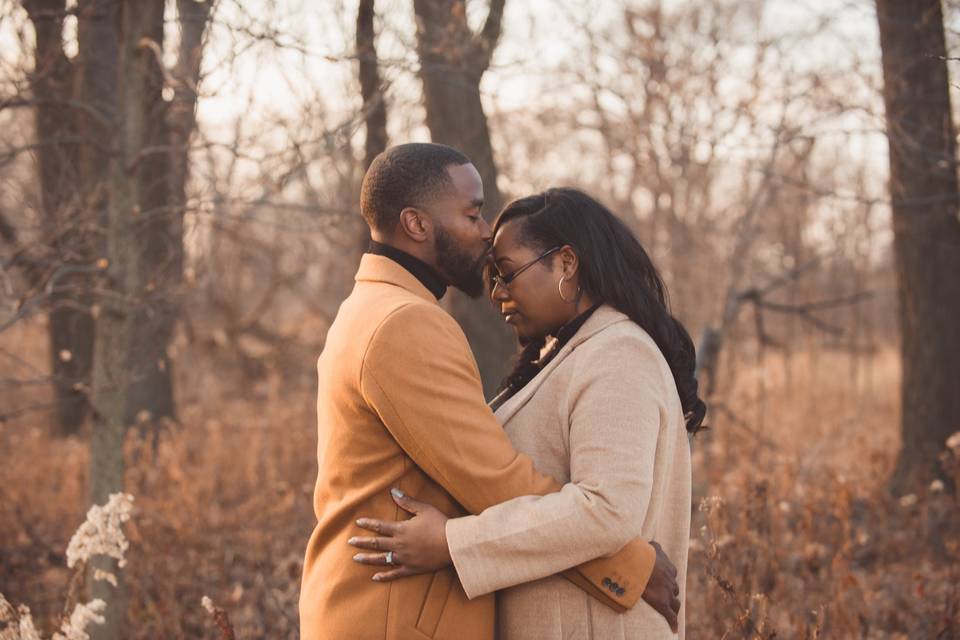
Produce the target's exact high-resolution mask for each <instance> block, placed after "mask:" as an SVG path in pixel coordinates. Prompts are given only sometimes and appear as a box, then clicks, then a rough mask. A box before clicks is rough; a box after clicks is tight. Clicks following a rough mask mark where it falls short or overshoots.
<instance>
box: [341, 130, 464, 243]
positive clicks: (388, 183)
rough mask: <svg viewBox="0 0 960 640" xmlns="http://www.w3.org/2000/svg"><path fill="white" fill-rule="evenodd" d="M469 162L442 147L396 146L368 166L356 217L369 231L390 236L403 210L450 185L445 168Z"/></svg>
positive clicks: (444, 146)
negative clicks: (358, 213)
mask: <svg viewBox="0 0 960 640" xmlns="http://www.w3.org/2000/svg"><path fill="white" fill-rule="evenodd" d="M469 163H470V159H469V158H468V157H467V156H465V155H463V154H462V153H460V152H459V151H457V150H456V149H454V148H452V147H448V146H446V145H442V144H430V143H422V142H413V143H409V144H398V145H396V146H394V147H390V148H389V149H387V150H386V151H384V152H383V153H381V154H379V155H378V156H377V157H376V158H374V159H373V162H372V163H370V168H369V169H367V173H366V175H365V176H363V186H362V187H361V188H360V214H361V215H362V216H363V219H364V220H366V221H367V224H368V225H370V228H371V229H374V230H377V231H381V232H384V233H392V232H393V231H394V230H395V229H396V228H397V224H398V223H399V222H400V212H401V211H403V210H404V209H405V208H406V207H417V206H423V204H424V203H425V202H426V201H427V200H429V199H430V198H431V197H433V196H435V195H439V194H442V193H443V192H444V190H446V189H448V188H450V187H451V186H453V181H452V180H451V179H450V174H449V173H447V167H449V166H451V165H453V166H459V165H464V164H469Z"/></svg>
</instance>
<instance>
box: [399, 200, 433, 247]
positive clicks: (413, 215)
mask: <svg viewBox="0 0 960 640" xmlns="http://www.w3.org/2000/svg"><path fill="white" fill-rule="evenodd" d="M398 226H399V230H400V231H402V232H403V233H404V234H406V236H407V237H408V238H410V239H411V240H413V241H414V242H426V241H427V239H428V237H429V228H430V220H429V218H428V217H427V216H426V215H425V214H424V213H423V212H422V211H420V210H418V209H414V208H413V207H407V208H406V209H404V210H403V211H401V212H400V224H399V225H398Z"/></svg>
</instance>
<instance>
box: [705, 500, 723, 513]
mask: <svg viewBox="0 0 960 640" xmlns="http://www.w3.org/2000/svg"><path fill="white" fill-rule="evenodd" d="M722 506H723V498H721V497H720V496H706V497H705V498H704V499H703V500H701V501H700V511H714V510H716V509H719V508H720V507H722Z"/></svg>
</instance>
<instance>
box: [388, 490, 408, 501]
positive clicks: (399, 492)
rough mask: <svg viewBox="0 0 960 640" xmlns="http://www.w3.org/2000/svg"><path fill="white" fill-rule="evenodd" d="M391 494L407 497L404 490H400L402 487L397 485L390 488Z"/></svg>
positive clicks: (395, 496)
mask: <svg viewBox="0 0 960 640" xmlns="http://www.w3.org/2000/svg"><path fill="white" fill-rule="evenodd" d="M390 495H392V496H393V497H394V498H397V499H399V498H403V497H405V496H404V494H403V491H400V489H397V488H396V487H394V488H393V489H390Z"/></svg>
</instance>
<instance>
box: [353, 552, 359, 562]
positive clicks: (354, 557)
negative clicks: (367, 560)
mask: <svg viewBox="0 0 960 640" xmlns="http://www.w3.org/2000/svg"><path fill="white" fill-rule="evenodd" d="M353 559H354V560H355V561H357V562H360V554H359V553H358V554H356V555H355V556H353Z"/></svg>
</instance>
